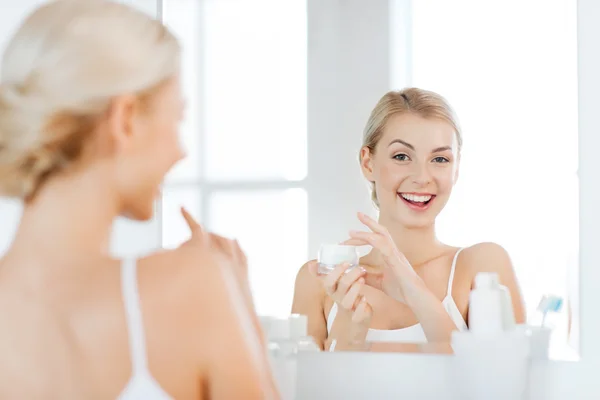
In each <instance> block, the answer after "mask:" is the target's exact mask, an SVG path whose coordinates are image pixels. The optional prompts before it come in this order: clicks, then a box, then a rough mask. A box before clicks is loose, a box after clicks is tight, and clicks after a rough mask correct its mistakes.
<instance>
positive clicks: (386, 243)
mask: <svg viewBox="0 0 600 400" xmlns="http://www.w3.org/2000/svg"><path fill="white" fill-rule="evenodd" d="M358 219H359V220H360V222H362V223H363V224H365V225H366V226H367V227H368V228H370V229H371V232H358V231H350V239H348V240H346V241H345V242H344V243H342V244H346V245H352V246H371V247H373V249H375V250H377V251H378V252H379V254H380V255H381V258H382V260H383V263H384V265H383V268H382V269H381V270H379V271H373V272H371V271H370V270H367V274H366V279H365V281H366V284H367V285H369V286H373V287H375V288H377V289H379V290H381V291H383V292H384V293H386V294H387V295H388V296H390V297H392V298H393V299H395V300H398V301H401V302H404V285H405V284H406V283H407V282H410V281H411V279H414V278H418V275H417V274H416V272H415V271H414V269H413V268H412V266H411V265H410V263H409V262H408V260H407V259H406V257H405V256H404V254H402V252H400V250H398V247H396V244H395V243H394V241H393V239H392V237H391V236H390V234H389V232H388V230H387V229H386V228H385V227H384V226H382V225H380V224H379V223H378V222H377V221H375V220H374V219H373V218H371V217H369V216H368V215H365V214H363V213H358Z"/></svg>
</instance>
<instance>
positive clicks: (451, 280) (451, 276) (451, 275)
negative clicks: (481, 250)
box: [446, 247, 464, 297]
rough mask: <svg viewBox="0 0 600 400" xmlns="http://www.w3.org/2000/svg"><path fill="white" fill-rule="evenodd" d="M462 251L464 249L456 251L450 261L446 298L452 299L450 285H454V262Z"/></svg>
mask: <svg viewBox="0 0 600 400" xmlns="http://www.w3.org/2000/svg"><path fill="white" fill-rule="evenodd" d="M463 250H464V247H461V248H460V249H458V251H457V252H456V254H455V255H454V258H453V259H452V267H451V268H450V278H448V289H447V290H446V296H448V297H452V284H453V283H454V271H456V260H458V255H459V254H460V252H461V251H463Z"/></svg>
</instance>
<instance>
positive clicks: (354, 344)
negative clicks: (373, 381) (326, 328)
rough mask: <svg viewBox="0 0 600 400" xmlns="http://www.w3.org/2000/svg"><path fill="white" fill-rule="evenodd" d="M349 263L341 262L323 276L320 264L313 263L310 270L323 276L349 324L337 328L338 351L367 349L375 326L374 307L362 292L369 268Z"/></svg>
mask: <svg viewBox="0 0 600 400" xmlns="http://www.w3.org/2000/svg"><path fill="white" fill-rule="evenodd" d="M349 266H350V265H349V264H341V265H338V266H337V267H335V268H334V269H333V271H331V272H330V273H329V274H327V275H319V274H318V272H317V269H318V264H317V262H316V261H313V262H311V263H310V264H309V271H310V272H311V273H312V274H313V275H315V276H317V277H319V279H321V281H322V283H323V287H324V289H325V292H326V293H327V295H328V296H329V297H330V298H331V299H332V300H333V301H334V302H335V303H336V304H337V305H338V309H339V313H338V315H339V316H340V317H341V318H340V321H339V322H341V323H343V324H344V323H345V326H343V327H341V328H340V329H337V331H338V334H337V335H336V336H335V338H334V339H333V340H331V342H330V343H331V344H332V345H333V343H335V345H334V346H335V349H336V350H348V351H360V350H365V346H366V342H365V339H366V337H367V333H368V332H369V327H370V325H371V317H372V316H373V309H372V308H371V306H370V305H369V303H368V301H367V299H366V297H364V296H363V294H362V288H363V286H364V285H365V278H364V275H365V270H364V269H362V268H353V269H350V270H348V267H349Z"/></svg>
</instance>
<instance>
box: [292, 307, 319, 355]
mask: <svg viewBox="0 0 600 400" xmlns="http://www.w3.org/2000/svg"><path fill="white" fill-rule="evenodd" d="M288 320H289V322H290V338H291V340H293V341H294V342H295V343H296V346H297V351H298V352H304V351H321V349H320V348H319V346H317V343H316V342H315V340H314V339H313V338H312V337H311V336H308V317H307V316H306V315H301V314H292V315H290V316H289V317H288Z"/></svg>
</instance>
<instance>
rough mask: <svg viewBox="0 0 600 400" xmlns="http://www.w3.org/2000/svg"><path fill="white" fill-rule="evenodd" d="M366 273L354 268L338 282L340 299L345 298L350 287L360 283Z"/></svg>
mask: <svg viewBox="0 0 600 400" xmlns="http://www.w3.org/2000/svg"><path fill="white" fill-rule="evenodd" d="M364 273H365V271H364V270H363V269H362V268H353V269H351V270H349V271H348V272H347V273H345V274H344V276H342V277H341V278H340V279H339V280H338V287H337V290H336V292H337V293H338V294H339V295H340V297H342V296H344V295H345V294H346V293H347V292H348V291H349V290H350V287H351V286H352V285H353V284H354V283H355V282H356V281H358V280H359V279H360V278H361V277H362V276H363V275H364Z"/></svg>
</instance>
